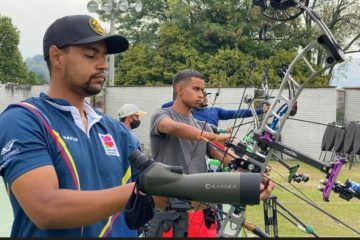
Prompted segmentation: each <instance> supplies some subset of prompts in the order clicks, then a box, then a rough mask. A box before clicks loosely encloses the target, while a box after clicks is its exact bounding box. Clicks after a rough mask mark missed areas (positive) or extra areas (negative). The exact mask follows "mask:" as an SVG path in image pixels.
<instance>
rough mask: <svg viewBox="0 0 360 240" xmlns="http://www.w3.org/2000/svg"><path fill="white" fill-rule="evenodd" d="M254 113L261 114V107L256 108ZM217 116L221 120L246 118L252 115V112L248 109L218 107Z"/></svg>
mask: <svg viewBox="0 0 360 240" xmlns="http://www.w3.org/2000/svg"><path fill="white" fill-rule="evenodd" d="M255 111H256V114H257V115H260V114H263V109H260V108H259V109H256V110H255ZM218 116H219V119H221V120H229V119H235V118H248V117H252V116H253V114H252V112H251V110H250V109H239V110H226V109H223V108H218Z"/></svg>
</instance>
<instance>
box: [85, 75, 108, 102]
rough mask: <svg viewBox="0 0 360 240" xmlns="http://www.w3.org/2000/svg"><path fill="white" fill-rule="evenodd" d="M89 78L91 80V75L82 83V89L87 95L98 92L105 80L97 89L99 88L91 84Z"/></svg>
mask: <svg viewBox="0 0 360 240" xmlns="http://www.w3.org/2000/svg"><path fill="white" fill-rule="evenodd" d="M91 80H92V77H90V79H89V80H88V81H87V82H86V83H85V84H84V85H83V91H84V93H85V94H86V95H87V96H88V97H90V96H93V95H96V94H98V93H100V92H101V89H102V86H103V85H104V83H105V81H104V82H103V84H102V85H101V88H100V89H99V88H96V87H93V86H91Z"/></svg>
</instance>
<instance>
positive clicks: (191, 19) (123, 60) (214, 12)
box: [102, 0, 359, 87]
mask: <svg viewBox="0 0 360 240" xmlns="http://www.w3.org/2000/svg"><path fill="white" fill-rule="evenodd" d="M313 2H315V3H316V2H317V3H316V4H315V5H314V8H316V9H323V11H322V13H323V14H324V15H325V17H326V16H327V15H329V14H330V13H331V9H333V8H329V7H330V5H329V6H327V4H326V3H325V2H324V1H320V0H313ZM335 2H339V1H331V6H333V7H334V6H336V4H335ZM340 2H343V1H340ZM350 2H351V1H350ZM354 4H355V3H354ZM357 9H359V8H357ZM345 12H349V11H343V13H345ZM339 14H340V16H341V13H339ZM334 16H335V15H334ZM102 17H103V18H104V19H105V18H106V17H107V16H105V15H103V16H102ZM326 18H327V17H326ZM340 20H341V18H340ZM116 23H117V25H116V26H117V31H118V33H120V34H123V35H124V36H126V37H127V38H128V39H129V40H130V42H131V43H132V47H131V48H130V49H129V51H127V52H125V53H124V54H122V55H121V56H117V58H116V68H117V70H116V84H120V85H144V84H145V85H161V84H171V83H172V78H173V76H174V75H175V73H176V72H177V71H179V70H182V69H185V68H193V69H196V70H198V71H201V72H203V73H204V74H205V76H206V77H207V78H208V80H209V85H211V86H240V85H248V84H260V82H261V78H262V73H263V71H267V72H268V73H269V76H270V79H269V84H270V85H272V86H273V87H277V86H279V83H280V82H281V79H280V78H279V77H278V76H277V74H276V73H277V70H278V67H279V66H281V65H283V64H289V63H290V62H291V60H292V59H293V57H294V56H295V54H296V52H297V50H298V48H299V47H304V46H305V45H306V44H308V43H309V42H310V40H313V39H314V36H315V34H317V32H318V30H317V29H316V27H317V26H315V27H314V24H310V23H309V22H308V19H307V18H306V19H305V21H304V20H301V18H297V19H295V20H292V21H289V22H281V23H279V22H272V21H270V20H266V19H264V18H263V17H262V16H261V15H260V12H259V9H258V8H255V7H253V6H252V1H251V0H236V1H235V0H226V1H221V0H162V1H143V10H142V12H140V13H136V12H134V11H129V12H122V13H119V14H118V15H117V18H116ZM354 24H355V23H353V25H354ZM333 25H334V26H337V25H336V23H335V24H333ZM358 25H359V24H358ZM264 26H266V29H267V34H266V35H265V36H262V39H260V38H259V30H260V29H261V28H264ZM343 30H344V29H340V28H339V27H338V28H337V27H334V28H333V31H335V32H336V31H337V32H342V31H343ZM345 30H346V28H345ZM335 35H336V36H338V35H339V34H337V33H336V34H335ZM344 37H345V34H342V37H340V39H344ZM322 58H323V53H321V52H319V53H317V59H316V60H315V61H316V62H317V63H321V60H322ZM252 61H255V62H256V67H255V68H254V69H253V71H252V74H251V77H250V78H249V77H248V76H249V70H250V69H249V67H248V65H249V62H252ZM303 71H305V68H302V67H299V68H297V69H296V70H295V71H294V74H295V75H296V76H297V77H298V78H302V77H303V76H304V75H306V72H303ZM329 78H330V76H326V75H324V76H321V77H319V78H317V79H316V80H315V81H313V82H312V83H311V84H312V85H313V86H327V85H328V80H329Z"/></svg>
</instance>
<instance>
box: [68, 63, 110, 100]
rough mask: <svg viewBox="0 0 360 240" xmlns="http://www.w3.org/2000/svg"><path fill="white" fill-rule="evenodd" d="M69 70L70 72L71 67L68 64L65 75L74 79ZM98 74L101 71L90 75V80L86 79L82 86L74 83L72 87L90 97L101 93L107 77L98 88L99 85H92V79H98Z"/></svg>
mask: <svg viewBox="0 0 360 240" xmlns="http://www.w3.org/2000/svg"><path fill="white" fill-rule="evenodd" d="M69 72H70V71H69V67H68V66H66V67H65V77H66V78H69V79H72V78H71V75H70V74H69ZM98 74H99V73H96V74H93V75H91V76H90V77H89V80H88V81H86V82H85V83H83V84H82V85H81V86H79V85H75V84H74V83H72V86H71V89H73V90H74V91H75V92H77V93H78V94H80V95H82V96H84V97H90V96H93V95H96V94H98V93H100V92H101V90H102V86H103V85H104V83H105V80H106V79H104V81H103V83H102V85H101V87H100V88H97V87H94V86H92V85H91V81H92V80H94V79H96V76H97V75H98Z"/></svg>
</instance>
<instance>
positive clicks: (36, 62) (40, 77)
mask: <svg viewBox="0 0 360 240" xmlns="http://www.w3.org/2000/svg"><path fill="white" fill-rule="evenodd" d="M25 63H26V66H27V67H28V69H29V71H31V72H33V73H34V74H35V76H36V83H38V84H45V83H49V81H50V75H49V70H48V67H47V65H46V62H45V60H44V56H43V55H35V56H33V57H30V58H27V59H26V60H25Z"/></svg>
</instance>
